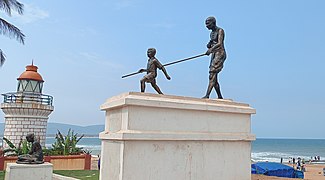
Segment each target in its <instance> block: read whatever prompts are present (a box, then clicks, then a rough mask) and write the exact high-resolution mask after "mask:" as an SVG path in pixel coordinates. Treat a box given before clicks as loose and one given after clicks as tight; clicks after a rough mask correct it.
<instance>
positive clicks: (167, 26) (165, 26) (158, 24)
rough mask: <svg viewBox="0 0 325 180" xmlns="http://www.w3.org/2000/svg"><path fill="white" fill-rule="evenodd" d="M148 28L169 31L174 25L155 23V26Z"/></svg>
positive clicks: (151, 25)
mask: <svg viewBox="0 0 325 180" xmlns="http://www.w3.org/2000/svg"><path fill="white" fill-rule="evenodd" d="M148 26H150V27H153V28H164V29H171V28H173V27H174V26H175V25H174V24H171V23H156V24H150V25H148Z"/></svg>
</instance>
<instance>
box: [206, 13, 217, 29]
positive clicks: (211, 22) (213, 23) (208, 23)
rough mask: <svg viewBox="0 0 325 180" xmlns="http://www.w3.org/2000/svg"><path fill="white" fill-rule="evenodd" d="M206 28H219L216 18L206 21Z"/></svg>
mask: <svg viewBox="0 0 325 180" xmlns="http://www.w3.org/2000/svg"><path fill="white" fill-rule="evenodd" d="M205 26H206V27H207V28H208V29H214V28H215V27H216V26H217V20H216V18H215V17H213V16H210V17H208V18H207V19H206V20H205Z"/></svg>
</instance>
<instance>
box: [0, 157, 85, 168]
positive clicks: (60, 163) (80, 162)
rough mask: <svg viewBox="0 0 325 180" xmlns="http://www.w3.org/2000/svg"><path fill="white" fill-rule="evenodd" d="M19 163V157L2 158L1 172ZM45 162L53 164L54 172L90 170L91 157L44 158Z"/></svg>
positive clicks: (0, 161) (0, 158)
mask: <svg viewBox="0 0 325 180" xmlns="http://www.w3.org/2000/svg"><path fill="white" fill-rule="evenodd" d="M16 161H17V156H1V157H0V170H1V171H2V170H5V169H6V168H7V163H14V162H16ZM44 161H45V162H50V163H52V164H53V170H90V167H91V155H90V154H82V155H68V156H44Z"/></svg>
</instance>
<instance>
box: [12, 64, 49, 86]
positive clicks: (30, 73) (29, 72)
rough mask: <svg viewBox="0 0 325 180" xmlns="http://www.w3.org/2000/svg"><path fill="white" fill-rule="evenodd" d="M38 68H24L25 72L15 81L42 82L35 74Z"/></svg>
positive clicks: (39, 76)
mask: <svg viewBox="0 0 325 180" xmlns="http://www.w3.org/2000/svg"><path fill="white" fill-rule="evenodd" d="M37 69H38V67H37V66H34V65H33V63H32V65H28V66H26V71H25V72H23V73H22V74H21V75H20V76H19V78H17V80H35V81H41V82H44V80H43V78H42V76H41V75H40V74H39V73H38V72H37Z"/></svg>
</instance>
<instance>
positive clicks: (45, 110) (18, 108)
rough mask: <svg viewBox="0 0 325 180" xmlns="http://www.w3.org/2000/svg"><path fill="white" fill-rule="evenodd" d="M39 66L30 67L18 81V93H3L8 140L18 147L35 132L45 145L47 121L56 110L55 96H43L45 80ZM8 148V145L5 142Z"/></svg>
mask: <svg viewBox="0 0 325 180" xmlns="http://www.w3.org/2000/svg"><path fill="white" fill-rule="evenodd" d="M37 69H38V68H37V66H34V65H33V63H32V65H28V66H26V71H25V72H23V73H22V74H21V75H20V76H19V78H17V80H18V87H17V92H13V93H6V94H2V95H3V96H4V100H3V103H1V109H2V111H3V112H4V113H5V130H4V137H6V138H7V139H9V140H10V141H11V142H12V143H13V144H14V145H15V146H16V147H17V146H18V144H19V142H20V140H21V139H24V138H25V136H26V135H27V134H28V133H34V134H35V137H36V138H39V141H40V143H41V145H42V146H45V138H46V128H47V120H48V118H49V115H50V114H51V112H52V111H53V110H54V107H53V106H52V103H53V97H52V96H50V95H45V94H42V89H43V83H44V80H43V78H42V76H41V75H40V74H39V73H38V72H37ZM3 146H4V147H8V145H7V144H6V143H5V142H3Z"/></svg>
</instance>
